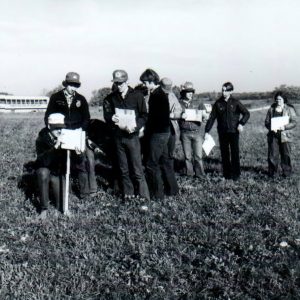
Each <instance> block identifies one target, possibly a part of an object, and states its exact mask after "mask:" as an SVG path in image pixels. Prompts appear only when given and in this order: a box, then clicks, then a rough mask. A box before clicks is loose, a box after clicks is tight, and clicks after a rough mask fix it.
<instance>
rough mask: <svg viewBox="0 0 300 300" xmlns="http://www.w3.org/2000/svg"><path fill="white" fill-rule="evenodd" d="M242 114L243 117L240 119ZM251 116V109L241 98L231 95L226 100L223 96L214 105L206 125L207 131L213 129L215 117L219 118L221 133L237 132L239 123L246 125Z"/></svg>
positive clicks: (219, 130)
mask: <svg viewBox="0 0 300 300" xmlns="http://www.w3.org/2000/svg"><path fill="white" fill-rule="evenodd" d="M241 115H242V118H241V119H240V116H241ZM249 117H250V113H249V111H248V110H247V108H246V107H245V106H244V105H243V104H242V103H241V102H240V101H239V100H237V99H235V98H233V97H232V96H230V98H229V99H228V101H227V102H226V101H225V100H224V97H223V96H222V97H221V98H220V99H218V100H217V101H216V102H215V103H214V105H213V107H212V111H211V114H210V117H209V119H208V121H207V123H206V126H205V132H209V131H210V130H211V128H212V126H213V125H214V122H215V119H217V121H218V132H219V133H225V132H228V133H229V132H230V133H236V132H238V131H237V127H238V125H239V124H241V125H245V124H246V123H247V121H248V119H249Z"/></svg>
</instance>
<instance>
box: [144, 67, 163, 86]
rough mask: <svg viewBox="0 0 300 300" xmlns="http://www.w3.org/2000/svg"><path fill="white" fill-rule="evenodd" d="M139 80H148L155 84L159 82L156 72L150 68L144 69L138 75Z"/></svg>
mask: <svg viewBox="0 0 300 300" xmlns="http://www.w3.org/2000/svg"><path fill="white" fill-rule="evenodd" d="M140 81H142V82H144V81H149V82H154V83H155V84H157V83H159V76H158V74H157V73H156V72H155V71H154V70H152V69H146V70H145V71H144V72H143V73H142V75H141V76H140Z"/></svg>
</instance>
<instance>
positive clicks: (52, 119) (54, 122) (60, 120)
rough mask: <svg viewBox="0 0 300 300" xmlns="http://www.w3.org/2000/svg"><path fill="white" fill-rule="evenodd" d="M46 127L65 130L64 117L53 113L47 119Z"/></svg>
mask: <svg viewBox="0 0 300 300" xmlns="http://www.w3.org/2000/svg"><path fill="white" fill-rule="evenodd" d="M48 125H50V126H51V128H65V127H66V125H65V116H64V115H63V114H61V113H53V114H50V115H49V117H48Z"/></svg>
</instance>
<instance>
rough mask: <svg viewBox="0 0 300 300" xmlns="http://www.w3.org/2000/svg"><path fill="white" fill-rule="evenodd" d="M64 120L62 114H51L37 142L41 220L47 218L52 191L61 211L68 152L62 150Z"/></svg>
mask: <svg viewBox="0 0 300 300" xmlns="http://www.w3.org/2000/svg"><path fill="white" fill-rule="evenodd" d="M64 118H65V117H64V115H62V114H60V113H53V114H50V115H49V117H48V120H47V123H48V125H47V127H45V128H43V129H42V130H41V131H40V132H39V134H38V138H37V140H36V154H37V159H36V161H35V168H36V174H37V185H38V191H39V199H40V209H41V211H40V216H39V218H40V219H45V218H46V217H47V211H48V207H49V199H50V190H51V191H52V193H51V195H52V196H53V198H54V199H53V200H54V202H55V206H56V208H57V210H61V204H62V201H63V197H64V193H65V184H66V183H65V174H66V161H67V151H66V150H64V149H61V141H60V134H61V129H62V128H65V124H64Z"/></svg>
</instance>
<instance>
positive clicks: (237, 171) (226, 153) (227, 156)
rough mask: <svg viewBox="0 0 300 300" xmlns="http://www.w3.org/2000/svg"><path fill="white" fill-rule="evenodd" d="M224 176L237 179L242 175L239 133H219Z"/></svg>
mask: <svg viewBox="0 0 300 300" xmlns="http://www.w3.org/2000/svg"><path fill="white" fill-rule="evenodd" d="M219 143H220V150H221V157H222V166H223V176H224V177H225V178H226V179H230V178H232V179H237V178H238V177H239V176H240V175H241V168H240V152H239V133H231V132H225V133H224V132H219Z"/></svg>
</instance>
